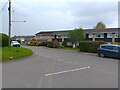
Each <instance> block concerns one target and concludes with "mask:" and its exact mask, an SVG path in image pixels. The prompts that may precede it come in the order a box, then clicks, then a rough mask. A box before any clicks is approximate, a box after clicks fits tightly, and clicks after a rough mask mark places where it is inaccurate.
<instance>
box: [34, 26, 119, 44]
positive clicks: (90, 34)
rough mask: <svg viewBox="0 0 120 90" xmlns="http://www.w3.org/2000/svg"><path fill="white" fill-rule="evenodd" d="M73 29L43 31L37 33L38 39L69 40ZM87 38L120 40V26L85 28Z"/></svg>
mask: <svg viewBox="0 0 120 90" xmlns="http://www.w3.org/2000/svg"><path fill="white" fill-rule="evenodd" d="M70 31H71V30H65V31H63V30H62V31H41V32H39V33H36V34H35V35H36V38H37V40H39V41H41V42H46V41H53V40H54V39H57V40H58V41H59V42H63V41H69V37H68V33H69V32H70ZM84 33H85V40H92V41H98V40H103V41H106V42H120V28H106V29H105V30H102V29H101V30H97V29H84Z"/></svg>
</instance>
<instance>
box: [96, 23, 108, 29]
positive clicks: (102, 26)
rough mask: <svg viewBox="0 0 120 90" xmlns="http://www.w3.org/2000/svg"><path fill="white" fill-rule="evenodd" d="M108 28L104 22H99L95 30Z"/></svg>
mask: <svg viewBox="0 0 120 90" xmlns="http://www.w3.org/2000/svg"><path fill="white" fill-rule="evenodd" d="M105 28H106V26H105V24H104V23H103V22H98V23H97V25H96V26H95V27H94V29H98V30H99V29H105Z"/></svg>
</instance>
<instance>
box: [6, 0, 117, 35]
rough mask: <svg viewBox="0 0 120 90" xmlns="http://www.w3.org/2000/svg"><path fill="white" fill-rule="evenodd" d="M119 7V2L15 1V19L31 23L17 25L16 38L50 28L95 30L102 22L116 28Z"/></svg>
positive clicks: (75, 0) (70, 0) (14, 26)
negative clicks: (18, 35)
mask: <svg viewBox="0 0 120 90" xmlns="http://www.w3.org/2000/svg"><path fill="white" fill-rule="evenodd" d="M111 2H112V3H111ZM117 4H118V3H117V0H114V2H113V0H104V2H101V0H97V1H96V0H69V1H68V0H14V1H13V3H12V5H13V10H14V12H13V13H12V15H13V20H26V21H27V22H26V23H13V35H14V34H16V35H17V34H20V33H21V34H35V33H36V32H38V31H40V30H49V29H50V30H55V29H67V28H69V29H70V28H71V29H73V28H76V27H83V28H93V27H94V26H95V25H96V23H97V22H99V21H103V22H104V23H105V24H106V25H107V27H116V26H117V21H118V20H117V19H118V18H117V17H118V13H117V9H118V7H117ZM4 20H5V19H4ZM18 27H19V28H18ZM5 31H7V30H5Z"/></svg>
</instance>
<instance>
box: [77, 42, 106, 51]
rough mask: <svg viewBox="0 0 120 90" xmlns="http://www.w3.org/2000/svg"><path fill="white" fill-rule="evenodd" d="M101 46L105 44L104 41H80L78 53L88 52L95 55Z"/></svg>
mask: <svg viewBox="0 0 120 90" xmlns="http://www.w3.org/2000/svg"><path fill="white" fill-rule="evenodd" d="M101 44H105V42H104V41H94V42H93V41H81V42H80V45H79V51H80V52H90V53H96V52H97V49H98V47H99V46H100V45H101Z"/></svg>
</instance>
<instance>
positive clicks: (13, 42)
mask: <svg viewBox="0 0 120 90" xmlns="http://www.w3.org/2000/svg"><path fill="white" fill-rule="evenodd" d="M11 46H15V47H20V43H18V42H17V41H11Z"/></svg>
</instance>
